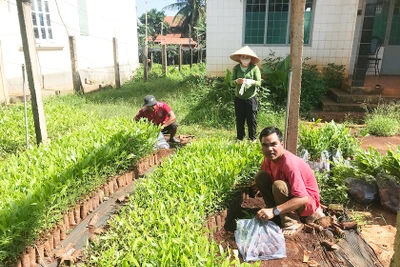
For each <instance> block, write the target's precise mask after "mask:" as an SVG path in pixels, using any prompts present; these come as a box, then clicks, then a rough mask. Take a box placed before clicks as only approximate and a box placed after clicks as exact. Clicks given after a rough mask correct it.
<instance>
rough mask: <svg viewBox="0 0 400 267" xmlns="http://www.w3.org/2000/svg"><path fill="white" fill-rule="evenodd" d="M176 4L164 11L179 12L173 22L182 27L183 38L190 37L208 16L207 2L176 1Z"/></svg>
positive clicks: (203, 0) (194, 0)
mask: <svg viewBox="0 0 400 267" xmlns="http://www.w3.org/2000/svg"><path fill="white" fill-rule="evenodd" d="M176 1H177V2H176V3H174V4H170V5H168V6H166V7H164V8H163V10H167V9H169V10H178V12H177V13H176V15H175V17H174V20H173V22H175V23H178V24H181V25H182V33H183V37H189V35H190V32H191V30H192V29H193V28H194V27H197V25H198V23H199V22H200V21H202V20H203V19H204V17H205V14H206V1H205V0H176Z"/></svg>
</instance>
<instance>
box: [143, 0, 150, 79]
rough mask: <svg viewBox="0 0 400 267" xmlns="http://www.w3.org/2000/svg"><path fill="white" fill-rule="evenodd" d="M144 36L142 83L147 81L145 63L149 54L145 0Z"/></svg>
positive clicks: (147, 72)
mask: <svg viewBox="0 0 400 267" xmlns="http://www.w3.org/2000/svg"><path fill="white" fill-rule="evenodd" d="M145 18H146V34H145V37H144V47H143V70H144V71H143V74H144V77H143V79H144V81H145V82H147V81H148V80H149V64H148V63H147V57H148V56H147V54H148V53H149V48H148V46H147V45H148V44H147V0H146V15H145Z"/></svg>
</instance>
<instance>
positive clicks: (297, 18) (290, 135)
mask: <svg viewBox="0 0 400 267" xmlns="http://www.w3.org/2000/svg"><path fill="white" fill-rule="evenodd" d="M305 4H306V0H299V1H291V3H290V8H291V9H290V10H291V13H290V65H291V69H292V86H291V89H290V90H291V91H290V97H289V98H290V105H289V109H288V111H289V114H287V115H286V116H288V123H287V125H288V126H287V129H286V131H287V140H286V149H287V150H289V151H290V152H292V153H293V154H296V150H297V138H298V131H299V108H300V92H301V73H302V62H303V44H304V7H305Z"/></svg>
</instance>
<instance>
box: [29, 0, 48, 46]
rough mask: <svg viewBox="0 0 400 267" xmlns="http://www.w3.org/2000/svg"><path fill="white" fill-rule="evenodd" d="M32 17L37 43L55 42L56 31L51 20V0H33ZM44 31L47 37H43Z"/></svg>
mask: <svg viewBox="0 0 400 267" xmlns="http://www.w3.org/2000/svg"><path fill="white" fill-rule="evenodd" d="M39 2H40V4H41V9H42V10H39V4H38V3H39ZM46 7H47V9H46ZM40 15H42V18H43V25H41V19H40V18H41V17H40ZM31 17H32V26H33V33H34V36H35V39H36V41H37V42H41V41H53V40H54V31H53V24H52V20H51V12H50V0H31ZM35 22H36V25H35ZM35 30H37V33H36V32H35ZM43 30H44V32H45V36H43ZM36 34H37V35H36Z"/></svg>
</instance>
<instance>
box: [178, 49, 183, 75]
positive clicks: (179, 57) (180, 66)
mask: <svg viewBox="0 0 400 267" xmlns="http://www.w3.org/2000/svg"><path fill="white" fill-rule="evenodd" d="M178 49H179V51H178V64H179V71H181V70H182V45H179V48H178Z"/></svg>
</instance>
